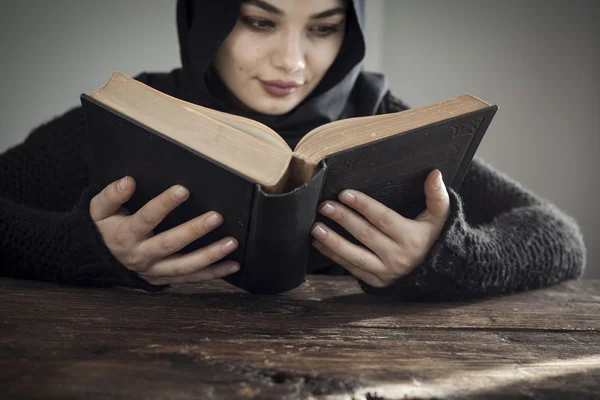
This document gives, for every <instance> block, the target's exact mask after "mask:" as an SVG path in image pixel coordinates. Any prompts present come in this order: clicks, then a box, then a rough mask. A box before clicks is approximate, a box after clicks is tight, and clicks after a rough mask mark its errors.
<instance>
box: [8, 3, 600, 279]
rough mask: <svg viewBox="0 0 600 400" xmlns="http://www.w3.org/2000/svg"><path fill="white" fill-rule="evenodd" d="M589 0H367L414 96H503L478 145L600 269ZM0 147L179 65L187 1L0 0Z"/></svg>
mask: <svg viewBox="0 0 600 400" xmlns="http://www.w3.org/2000/svg"><path fill="white" fill-rule="evenodd" d="M597 4H598V3H597V2H595V1H593V0H591V1H551V2H549V1H539V0H528V1H514V0H510V1H507V0H503V1H501V2H494V1H478V0H452V1H443V0H411V1H399V0H368V1H367V9H368V15H367V35H368V38H367V39H368V44H367V46H368V54H367V59H366V62H365V65H366V68H367V69H369V70H378V71H383V72H385V73H386V74H387V75H388V77H389V81H390V85H391V87H392V89H393V91H394V93H395V94H396V95H397V96H398V97H400V98H401V99H402V100H404V101H405V102H407V103H408V104H409V105H410V106H418V105H422V104H426V103H430V102H433V101H438V100H443V99H445V98H447V97H450V96H454V95H456V94H460V93H463V92H468V93H472V94H475V95H477V96H479V97H481V98H483V99H485V100H487V101H489V102H492V103H496V104H498V105H499V107H500V110H499V112H498V114H497V116H496V119H495V120H494V122H493V123H492V125H491V126H490V129H489V131H488V134H487V135H486V138H485V139H484V141H483V142H482V144H481V146H480V150H479V152H478V156H479V157H481V158H483V159H484V160H486V161H488V162H490V163H491V164H493V165H494V166H495V167H497V168H498V169H500V170H502V171H504V172H506V173H507V174H509V175H510V176H512V177H514V178H515V179H517V180H518V181H520V182H521V183H523V184H524V185H525V186H528V187H530V188H532V189H533V190H534V191H536V192H537V193H538V194H540V195H541V196H543V197H545V198H547V199H549V200H550V201H552V202H554V203H555V204H557V205H558V206H559V207H561V208H562V209H563V210H565V211H566V212H567V213H569V214H570V215H572V216H573V217H574V218H576V219H577V220H578V221H579V223H580V225H581V226H582V229H583V232H584V235H585V240H586V243H587V246H588V251H589V255H588V268H587V271H586V275H585V276H586V277H596V278H597V277H600V267H599V265H598V264H599V263H600V250H598V248H597V247H596V243H597V242H598V238H599V236H600V217H599V213H598V212H597V210H596V207H597V202H598V198H599V196H598V193H599V192H598V189H597V187H598V184H599V183H600V180H599V179H598V178H597V177H596V168H597V166H598V165H599V163H598V162H597V157H598V156H597V153H599V152H600V135H599V134H600V132H599V129H598V125H597V121H598V114H599V112H598V110H599V109H600V73H599V72H598V71H599V70H600V29H599V26H600V24H599V23H598V21H600V6H598V5H597ZM0 54H1V55H2V62H1V63H0V88H1V90H0V152H3V151H4V150H5V149H7V148H8V147H11V146H13V145H15V144H17V143H19V142H21V141H22V140H23V139H24V138H25V137H26V136H27V134H28V133H29V131H30V130H31V129H32V128H34V127H35V126H37V125H39V124H40V123H42V122H44V121H47V120H49V119H50V118H52V117H53V116H56V115H60V114H62V113H63V112H64V111H66V110H67V109H68V108H70V107H73V106H76V105H77V104H78V102H79V97H78V96H79V94H80V93H82V92H90V91H91V90H93V89H95V88H97V87H98V86H100V85H101V84H102V83H103V82H104V81H105V79H106V78H107V77H108V76H109V74H110V72H111V71H113V70H118V71H122V72H124V73H126V74H128V75H135V74H137V73H138V72H141V71H143V70H146V71H168V70H170V69H172V68H174V67H176V66H178V65H179V54H178V45H177V34H176V26H175V2H174V1H173V0H171V1H164V0H120V1H116V0H110V1H109V0H105V1H102V2H93V1H91V0H63V1H57V2H52V3H50V2H46V1H41V0H38V1H29V2H25V3H24V2H12V3H11V4H8V2H2V3H0Z"/></svg>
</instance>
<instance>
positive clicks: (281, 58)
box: [273, 33, 306, 73]
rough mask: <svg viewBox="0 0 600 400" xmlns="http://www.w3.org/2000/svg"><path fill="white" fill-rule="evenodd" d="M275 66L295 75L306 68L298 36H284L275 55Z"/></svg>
mask: <svg viewBox="0 0 600 400" xmlns="http://www.w3.org/2000/svg"><path fill="white" fill-rule="evenodd" d="M273 65H274V66H275V67H276V68H281V69H284V70H285V71H286V72H288V73H295V72H298V71H300V70H303V69H304V68H306V60H305V55H304V50H303V46H302V43H301V38H300V37H299V35H296V34H289V33H288V34H284V35H282V37H281V40H280V42H279V45H278V46H277V48H276V49H275V52H274V54H273Z"/></svg>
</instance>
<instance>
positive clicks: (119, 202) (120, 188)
mask: <svg viewBox="0 0 600 400" xmlns="http://www.w3.org/2000/svg"><path fill="white" fill-rule="evenodd" d="M134 192H135V179H133V178H132V177H130V176H125V177H123V178H122V179H119V180H118V181H114V182H112V183H110V184H109V185H107V186H106V187H105V188H104V189H102V191H101V192H100V193H98V194H97V195H95V196H94V197H93V198H92V200H90V215H91V217H92V220H94V221H95V222H97V221H101V220H103V219H105V218H108V217H110V216H111V215H114V214H117V213H118V212H119V211H120V210H121V208H122V206H123V204H125V203H126V202H127V201H128V200H129V199H130V198H131V196H132V195H133V193H134Z"/></svg>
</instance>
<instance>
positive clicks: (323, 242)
mask: <svg viewBox="0 0 600 400" xmlns="http://www.w3.org/2000/svg"><path fill="white" fill-rule="evenodd" d="M438 178H439V181H437V179H438ZM425 196H426V202H427V209H426V210H424V211H423V212H422V213H421V214H419V216H418V217H417V218H416V219H414V220H412V219H408V218H404V217H402V216H401V215H399V214H398V213H396V212H394V211H393V210H391V209H389V208H388V207H386V206H384V205H383V204H381V203H379V202H378V201H376V200H374V199H372V198H371V197H369V196H367V195H365V194H364V193H360V192H358V191H355V190H345V191H343V192H342V193H340V196H339V198H340V200H341V201H342V202H343V203H344V204H340V203H338V202H335V201H326V202H324V203H323V204H321V207H319V212H320V213H321V214H323V215H325V216H327V217H329V218H331V219H332V220H333V221H335V222H337V223H338V224H339V225H341V226H342V227H344V228H345V229H346V230H347V231H348V232H350V233H351V234H352V236H354V237H355V238H356V239H358V240H359V241H360V242H361V243H362V244H364V245H365V246H366V248H365V247H362V246H358V245H355V244H354V243H351V242H349V241H348V240H346V239H344V238H343V237H341V236H340V235H338V234H337V233H336V232H334V231H333V230H331V229H329V228H327V227H326V226H325V225H323V224H321V223H317V224H315V226H314V228H313V231H312V234H313V236H314V237H315V238H317V240H315V241H314V242H313V245H314V246H315V247H316V248H317V250H319V251H320V252H321V253H323V254H324V255H325V256H327V257H329V258H330V259H332V260H333V261H334V262H336V263H337V264H339V265H341V266H342V267H344V268H346V269H347V270H348V271H350V272H351V273H352V274H353V275H355V276H356V277H357V278H359V279H361V280H363V281H364V282H366V283H368V284H369V285H371V286H373V287H380V288H381V287H386V286H389V285H391V284H392V283H393V282H394V281H395V280H397V279H399V278H401V277H403V276H405V275H407V274H408V273H409V272H411V271H412V270H413V269H414V268H415V267H416V266H417V265H419V264H421V263H422V262H423V261H424V259H425V257H426V255H427V253H428V252H429V250H430V249H431V246H432V245H433V243H434V242H435V240H436V239H437V238H438V236H439V234H440V232H441V231H442V228H443V226H444V223H445V222H446V220H447V219H448V215H449V214H450V199H449V197H448V192H447V190H446V186H445V184H444V182H443V180H442V174H441V172H440V171H439V170H437V169H436V170H433V171H432V172H431V173H429V175H428V177H427V179H426V180H425ZM349 207H351V208H352V209H354V210H355V211H356V212H355V211H353V210H352V209H350V208H349Z"/></svg>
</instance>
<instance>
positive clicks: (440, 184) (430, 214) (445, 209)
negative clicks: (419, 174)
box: [415, 169, 450, 227]
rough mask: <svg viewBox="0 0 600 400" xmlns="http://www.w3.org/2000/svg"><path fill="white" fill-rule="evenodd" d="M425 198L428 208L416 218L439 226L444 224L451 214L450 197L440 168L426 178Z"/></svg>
mask: <svg viewBox="0 0 600 400" xmlns="http://www.w3.org/2000/svg"><path fill="white" fill-rule="evenodd" d="M438 179H439V180H438ZM425 199H426V203H427V209H425V210H424V211H423V212H422V213H421V214H419V216H418V217H417V218H415V220H416V221H425V222H429V223H431V224H433V225H435V226H437V227H441V226H443V225H444V223H445V222H446V219H447V218H448V215H450V197H449V196H448V191H447V189H446V185H445V184H444V180H443V178H442V173H441V171H440V170H439V169H435V170H433V171H432V172H430V173H429V175H428V176H427V179H425Z"/></svg>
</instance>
